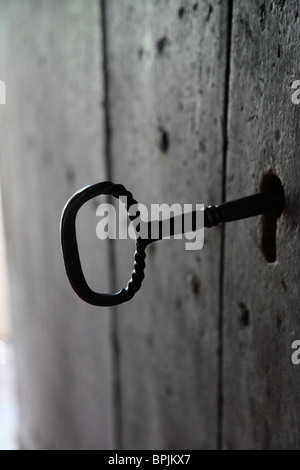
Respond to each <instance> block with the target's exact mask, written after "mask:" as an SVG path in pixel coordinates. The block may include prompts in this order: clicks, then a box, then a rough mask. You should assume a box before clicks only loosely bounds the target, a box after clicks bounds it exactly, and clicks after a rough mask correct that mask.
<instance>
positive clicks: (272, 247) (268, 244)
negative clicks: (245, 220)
mask: <svg viewBox="0 0 300 470" xmlns="http://www.w3.org/2000/svg"><path fill="white" fill-rule="evenodd" d="M260 189H261V191H262V192H269V193H272V194H276V195H277V197H278V198H280V199H282V201H284V191H283V187H282V184H281V181H280V179H279V178H278V176H276V175H274V174H273V173H271V172H269V173H266V174H265V175H264V176H263V179H262V182H261V188H260ZM283 205H284V204H282V206H280V205H279V206H278V210H277V211H276V212H270V213H266V214H263V216H262V239H261V248H262V252H263V254H264V257H265V258H266V260H267V261H268V262H269V263H274V262H275V261H276V260H277V246H276V245H277V243H276V238H277V220H278V217H280V215H281V213H282V210H283Z"/></svg>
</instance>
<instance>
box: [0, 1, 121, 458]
mask: <svg viewBox="0 0 300 470" xmlns="http://www.w3.org/2000/svg"><path fill="white" fill-rule="evenodd" d="M0 9H1V15H0V22H1V30H0V35H1V40H0V48H1V54H0V61H1V65H0V73H1V79H2V80H5V82H6V86H7V104H6V105H5V106H1V109H0V112H1V139H0V146H1V181H2V185H3V194H4V212H5V221H6V235H7V241H8V255H9V264H10V279H11V293H12V308H13V317H14V325H15V329H14V335H15V340H16V341H15V343H16V347H17V362H18V372H19V395H20V399H21V420H20V439H21V443H22V445H23V446H24V447H25V448H35V449H101V448H102V449H103V448H104V449H107V448H112V447H113V446H114V436H113V390H112V381H113V378H112V367H111V362H112V360H111V359H112V358H111V349H110V311H109V310H108V309H106V310H105V311H104V310H102V311H100V310H99V309H96V308H93V307H89V306H88V305H87V304H84V303H83V302H82V301H81V300H80V299H79V298H77V296H76V295H75V294H74V292H73V291H72V289H71V287H70V285H69V283H68V280H67V277H66V274H65V271H64V267H63V262H62V257H61V253H60V245H59V221H60V215H61V211H62V208H63V206H64V204H65V202H66V200H67V199H68V198H69V197H70V196H71V195H72V193H73V192H74V191H75V190H77V189H78V188H79V187H81V186H84V185H86V184H89V183H92V182H97V181H101V180H105V179H106V172H105V157H104V145H103V144H104V134H103V128H104V125H103V110H102V107H101V103H102V101H103V77H102V46H101V44H102V38H101V32H100V27H101V11H100V2H98V1H97V0H88V1H86V0H75V1H74V0H66V1H64V2H60V1H58V0H55V1H52V2H49V1H47V0H42V1H35V0H30V1H26V2H24V1H21V0H16V1H14V2H7V1H4V0H3V1H1V2H0ZM82 253H83V258H84V259H87V261H89V262H92V261H93V259H94V258H96V259H98V258H97V253H99V255H100V258H99V259H101V263H100V261H99V263H95V265H94V266H93V268H92V270H91V274H94V275H96V276H97V278H98V277H100V278H101V281H102V285H103V288H104V289H105V287H106V288H108V282H107V279H108V278H109V275H108V257H107V253H106V247H105V248H102V245H101V246H100V244H97V242H96V236H95V242H94V243H92V244H91V245H89V246H87V243H86V244H85V246H83V248H82ZM101 269H102V271H101Z"/></svg>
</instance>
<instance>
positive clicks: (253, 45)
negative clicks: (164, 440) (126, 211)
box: [223, 0, 300, 449]
mask: <svg viewBox="0 0 300 470" xmlns="http://www.w3.org/2000/svg"><path fill="white" fill-rule="evenodd" d="M299 13H300V12H299V3H298V2H297V1H295V0H292V1H289V2H285V1H276V2H274V1H266V2H252V1H250V0H247V1H245V2H237V1H235V2H234V11H233V34H232V49H231V52H232V54H231V86H230V101H229V106H230V107H229V153H228V168H227V182H228V184H227V198H228V200H229V199H231V198H233V197H237V196H241V195H242V194H246V193H252V192H254V191H257V190H258V187H259V183H260V180H261V177H262V174H263V173H264V171H268V170H269V169H273V171H275V172H276V173H277V174H278V175H279V176H280V178H281V180H282V182H283V184H284V188H285V192H286V209H285V211H284V214H283V215H282V217H281V219H280V222H279V224H278V262H276V263H271V264H270V263H268V262H267V261H266V260H265V259H264V256H263V255H262V252H261V248H260V243H261V220H260V219H259V218H258V219H257V220H248V221H242V222H237V223H234V224H232V225H228V226H227V227H226V250H225V252H226V257H225V297H224V304H225V312H224V318H225V334H224V429H223V436H224V448H227V449H228V448H235V449H290V448H292V449H299V447H300V439H299V432H300V400H299V397H300V381H299V377H300V376H299V374H300V370H299V368H297V367H296V366H294V365H293V364H292V363H291V353H292V350H291V344H292V342H293V341H294V340H295V339H299V338H300V320H299V318H300V317H299V302H300V296H299V276H298V264H299V263H298V260H299V256H300V248H299V221H298V219H299V201H300V198H299V175H300V164H299V113H300V107H299V106H298V107H297V106H295V105H294V104H292V102H291V95H292V91H293V90H292V89H291V84H292V82H293V81H294V80H295V79H299V21H300V18H299Z"/></svg>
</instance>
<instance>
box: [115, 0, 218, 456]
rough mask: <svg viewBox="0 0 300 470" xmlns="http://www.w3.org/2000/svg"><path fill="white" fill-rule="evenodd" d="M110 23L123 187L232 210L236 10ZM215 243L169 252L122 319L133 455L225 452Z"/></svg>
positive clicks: (121, 16)
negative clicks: (226, 190) (229, 79)
mask: <svg viewBox="0 0 300 470" xmlns="http://www.w3.org/2000/svg"><path fill="white" fill-rule="evenodd" d="M106 20H107V43H108V50H107V53H108V78H109V110H110V127H111V157H112V174H113V177H114V181H115V182H121V183H123V184H125V186H126V187H127V188H128V189H130V190H132V191H133V194H134V196H135V197H136V198H137V200H138V201H139V202H144V203H147V204H150V203H155V202H156V203H161V202H166V203H169V204H171V203H174V202H179V203H197V202H198V203H217V202H220V199H221V192H222V191H221V189H222V188H221V187H222V151H223V135H222V121H223V108H224V81H225V63H226V34H227V29H226V28H227V2H222V4H220V3H219V2H218V3H217V4H216V2H215V3H214V4H210V3H209V2H207V1H204V0H201V1H197V2H196V1H177V0H176V1H167V0H164V1H161V2H149V1H146V0H144V1H139V2H136V1H132V0H119V1H114V2H107V15H106ZM162 130H165V131H166V132H167V133H168V137H169V146H168V149H166V142H165V140H164V139H163V142H162V141H161V135H162ZM206 240H207V241H206V245H205V248H204V250H203V251H200V252H197V251H185V249H184V241H179V240H174V241H164V242H159V243H158V244H157V246H155V247H154V248H153V250H150V252H149V251H148V255H147V260H146V262H147V268H146V279H145V281H144V284H143V286H142V289H141V291H140V292H139V293H138V294H137V296H136V297H135V298H134V299H133V300H132V301H131V302H130V303H129V304H127V305H124V306H120V308H119V309H118V312H119V316H118V334H119V357H120V370H121V376H120V377H121V420H120V421H121V435H122V446H123V447H124V448H125V449H137V448H149V449H172V448H173V449H176V448H182V449H193V448H206V449H211V448H215V447H216V445H217V413H218V390H217V384H218V353H217V350H218V315H219V309H218V292H219V266H220V230H219V229H216V230H214V231H211V232H210V233H209V234H207V236H206ZM128 249H129V250H130V249H131V250H132V248H131V247H130V246H129V247H128V245H127V244H125V243H124V245H123V246H122V245H121V244H120V243H119V244H118V247H117V256H116V263H117V283H118V287H122V285H123V284H124V282H125V281H127V280H128V278H129V275H130V270H131V267H132V266H131V263H132V260H130V262H128V253H127V251H126V250H128Z"/></svg>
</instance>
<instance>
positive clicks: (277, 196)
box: [61, 181, 284, 307]
mask: <svg viewBox="0 0 300 470" xmlns="http://www.w3.org/2000/svg"><path fill="white" fill-rule="evenodd" d="M101 194H111V195H112V196H114V197H116V198H120V197H121V196H126V198H127V199H126V200H127V207H126V209H127V212H129V210H130V207H131V206H133V205H135V204H137V201H136V200H135V199H134V198H133V196H132V194H131V192H129V191H127V189H125V187H124V186H123V185H121V184H114V183H111V182H109V181H108V182H103V183H98V184H94V185H91V186H87V187H85V188H82V189H81V190H79V191H78V192H77V193H75V194H74V195H73V196H72V197H71V199H70V200H69V201H68V202H67V204H66V206H65V208H64V210H63V213H62V218H61V246H62V252H63V258H64V262H65V267H66V272H67V275H68V278H69V281H70V283H71V285H72V287H73V289H74V290H75V292H76V293H77V294H78V295H79V297H81V298H82V299H83V300H84V301H85V302H88V303H89V304H92V305H97V306H101V307H107V306H110V305H118V304H122V303H123V302H127V301H128V300H130V299H132V297H133V296H134V295H135V293H136V292H137V291H138V290H139V289H140V287H141V284H142V281H143V279H144V277H145V275H144V269H145V266H146V264H145V258H146V253H145V249H146V247H147V246H148V245H149V244H150V243H153V242H154V241H157V240H161V239H162V238H163V237H162V230H161V222H159V227H160V230H159V238H155V239H153V240H152V239H151V238H148V239H144V238H143V239H142V238H140V237H137V238H136V249H135V253H134V265H133V271H132V273H131V278H130V280H129V281H128V283H127V286H126V287H125V288H124V289H121V290H120V291H119V292H115V293H110V294H101V293H97V292H94V291H93V290H92V289H90V287H89V286H88V284H87V282H86V280H85V277H84V274H83V271H82V267H81V262H80V257H79V251H78V243H77V237H76V216H77V213H78V211H79V209H80V208H81V206H82V205H83V204H85V203H86V202H87V201H89V200H90V199H92V198H94V197H96V196H100V195H101ZM283 206H284V194H283V190H282V191H276V192H272V191H265V192H260V193H257V194H254V195H252V196H248V197H245V198H242V199H237V200H235V201H231V202H226V203H223V204H220V205H217V206H207V207H204V227H207V228H208V227H212V226H215V225H218V224H219V223H222V222H231V221H234V220H239V219H245V218H248V217H253V216H256V215H260V214H266V213H273V214H275V215H277V216H279V215H280V214H281V212H282V210H283ZM137 216H138V215H135V216H132V215H129V219H130V220H131V221H133V220H134V219H136V217H137ZM192 217H193V230H198V229H199V227H196V212H193V213H192ZM169 222H170V227H171V230H170V235H171V236H172V235H174V225H175V224H174V218H171V219H170V221H169ZM150 224H151V221H150V222H149V223H148V226H149V231H148V233H151V231H150V230H151V228H150Z"/></svg>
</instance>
